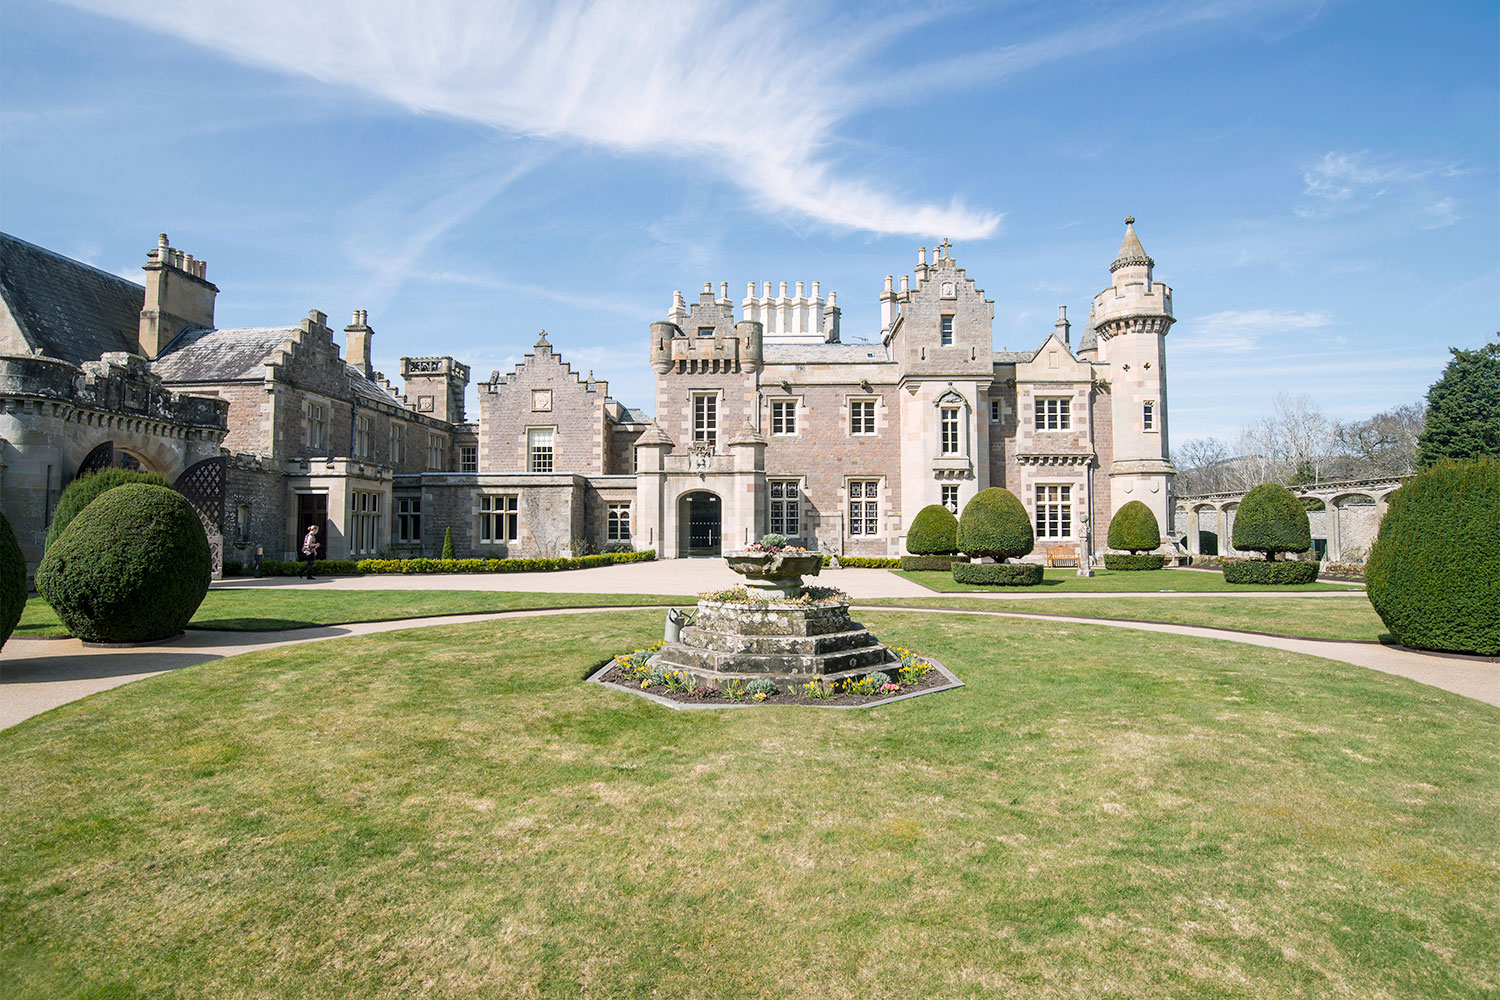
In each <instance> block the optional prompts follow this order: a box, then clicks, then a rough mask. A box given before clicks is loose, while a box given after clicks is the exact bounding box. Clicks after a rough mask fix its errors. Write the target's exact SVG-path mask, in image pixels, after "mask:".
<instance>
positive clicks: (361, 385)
mask: <svg viewBox="0 0 1500 1000" xmlns="http://www.w3.org/2000/svg"><path fill="white" fill-rule="evenodd" d="M344 369H345V370H346V371H347V372H348V373H349V377H350V378H352V379H353V380H354V391H355V392H356V393H358V394H359V395H361V396H363V397H365V398H366V399H372V400H375V401H377V402H381V403H385V404H387V405H392V406H400V405H401V401H400V400H399V399H397V398H396V397H395V396H394V395H393V394H392V393H391V391H390V390H389V389H387V388H385V387H384V386H382V385H381V384H380V383H379V382H377V381H375V380H374V379H372V378H369V377H367V376H366V375H365V373H364V372H362V371H360V370H359V369H358V368H356V367H354V366H353V365H345V366H344Z"/></svg>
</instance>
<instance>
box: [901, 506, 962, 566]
mask: <svg viewBox="0 0 1500 1000" xmlns="http://www.w3.org/2000/svg"><path fill="white" fill-rule="evenodd" d="M906 551H908V552H910V553H911V554H912V555H914V556H948V555H952V554H953V553H955V552H957V551H958V518H956V517H954V516H953V511H951V510H949V509H948V508H947V507H944V506H943V505H942V504H940V503H931V504H928V505H927V506H926V507H923V508H922V509H921V510H919V511H917V516H916V517H915V518H913V519H912V522H911V531H910V532H908V533H907V535H906Z"/></svg>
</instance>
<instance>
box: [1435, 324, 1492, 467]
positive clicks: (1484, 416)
mask: <svg viewBox="0 0 1500 1000" xmlns="http://www.w3.org/2000/svg"><path fill="white" fill-rule="evenodd" d="M1449 350H1450V351H1451V352H1452V354H1453V359H1452V360H1451V361H1449V362H1448V367H1447V368H1445V369H1444V370H1443V375H1442V378H1440V379H1438V380H1437V381H1436V382H1434V383H1433V384H1432V388H1431V389H1429V390H1427V426H1426V427H1424V428H1423V429H1422V436H1421V437H1420V438H1418V439H1417V448H1418V458H1417V464H1418V466H1419V467H1421V468H1424V469H1425V468H1429V467H1431V466H1433V465H1436V464H1437V463H1438V462H1441V461H1442V460H1443V459H1445V458H1456V459H1464V458H1469V459H1475V458H1486V457H1488V458H1495V457H1497V456H1500V341H1496V342H1493V343H1489V344H1485V345H1484V346H1483V347H1479V348H1476V349H1474V350H1472V351H1462V350H1459V349H1458V348H1456V347H1454V348H1449Z"/></svg>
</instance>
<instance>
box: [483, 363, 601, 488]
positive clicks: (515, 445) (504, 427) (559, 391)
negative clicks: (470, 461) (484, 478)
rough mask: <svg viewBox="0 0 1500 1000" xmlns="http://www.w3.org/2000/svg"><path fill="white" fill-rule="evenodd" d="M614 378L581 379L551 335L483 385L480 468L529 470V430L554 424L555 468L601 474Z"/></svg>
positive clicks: (487, 471) (505, 470)
mask: <svg viewBox="0 0 1500 1000" xmlns="http://www.w3.org/2000/svg"><path fill="white" fill-rule="evenodd" d="M608 395H609V383H607V382H602V381H596V380H586V379H580V378H579V377H578V374H577V373H576V372H574V371H573V369H572V367H571V366H570V365H568V364H567V363H566V362H565V361H563V359H562V356H561V355H559V354H557V353H555V352H554V351H553V350H552V346H551V345H550V344H548V343H547V341H546V338H545V337H544V338H543V339H542V340H540V341H538V342H537V345H536V347H535V348H533V350H532V353H530V354H528V355H526V357H525V358H524V359H523V360H522V362H521V363H520V364H519V365H517V366H516V367H515V370H514V371H512V372H511V373H510V374H509V375H506V376H504V377H503V378H499V377H495V378H492V379H491V381H489V382H484V383H481V384H480V386H479V468H480V471H482V472H485V473H529V472H530V471H531V464H530V452H529V450H528V431H529V430H530V429H531V428H537V427H551V428H553V435H552V468H553V469H554V470H555V471H557V472H576V473H579V474H589V475H602V474H604V473H605V472H606V471H607V470H606V461H607V460H606V457H605V453H606V439H607V438H608V437H609V432H608V429H607V426H606V421H605V416H604V403H605V400H606V398H607V397H608Z"/></svg>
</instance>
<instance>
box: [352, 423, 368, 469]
mask: <svg viewBox="0 0 1500 1000" xmlns="http://www.w3.org/2000/svg"><path fill="white" fill-rule="evenodd" d="M354 457H355V458H359V459H364V460H366V461H368V460H369V458H370V418H369V417H355V418H354Z"/></svg>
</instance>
